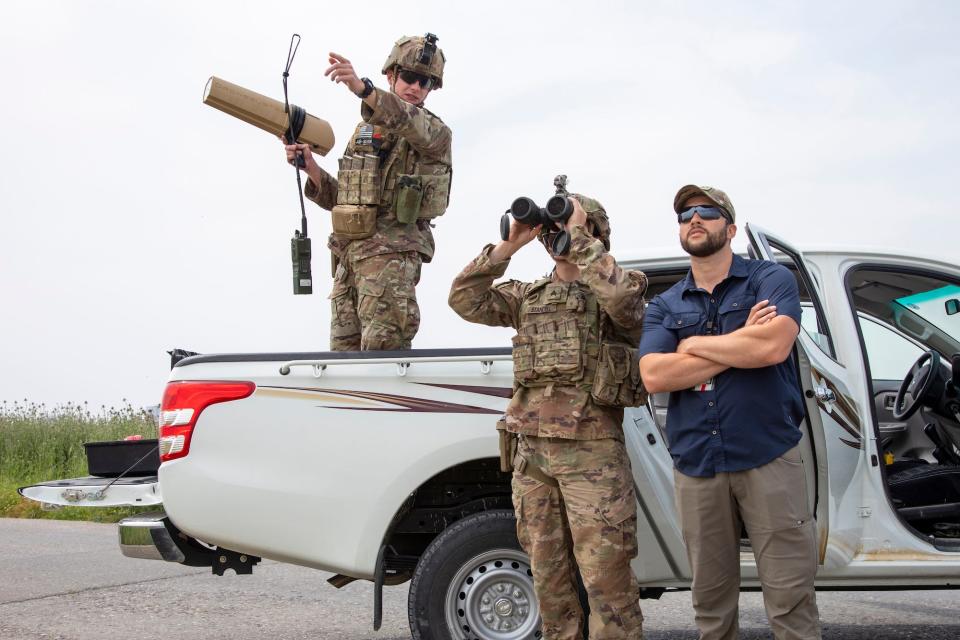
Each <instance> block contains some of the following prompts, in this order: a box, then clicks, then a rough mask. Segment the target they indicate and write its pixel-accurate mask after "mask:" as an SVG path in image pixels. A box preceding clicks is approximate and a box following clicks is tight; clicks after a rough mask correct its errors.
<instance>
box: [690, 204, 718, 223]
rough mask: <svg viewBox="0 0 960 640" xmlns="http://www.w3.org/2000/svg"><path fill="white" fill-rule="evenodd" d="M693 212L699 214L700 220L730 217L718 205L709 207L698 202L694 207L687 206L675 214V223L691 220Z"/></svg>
mask: <svg viewBox="0 0 960 640" xmlns="http://www.w3.org/2000/svg"><path fill="white" fill-rule="evenodd" d="M694 214H699V215H700V219H701V220H719V219H720V218H726V219H727V220H729V219H730V216H728V215H727V212H726V211H724V210H723V209H721V208H720V207H709V206H704V205H702V204H698V205H697V206H695V207H687V208H686V209H684V210H683V211H681V212H680V213H678V214H677V223H678V224H683V223H685V222H690V221H691V220H693V216H694Z"/></svg>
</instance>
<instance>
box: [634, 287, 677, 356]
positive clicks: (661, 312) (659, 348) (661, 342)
mask: <svg viewBox="0 0 960 640" xmlns="http://www.w3.org/2000/svg"><path fill="white" fill-rule="evenodd" d="M666 317H667V311H666V310H665V309H664V307H663V303H662V300H661V298H660V296H657V297H656V298H654V299H653V300H651V301H650V304H649V305H647V311H646V313H645V314H644V317H643V335H641V336H640V349H639V351H640V357H641V358H642V357H643V356H645V355H647V354H648V353H675V352H676V351H677V336H676V334H675V333H674V332H673V331H671V330H670V329H668V328H667V327H666V325H665V324H664V322H663V320H664V318H666Z"/></svg>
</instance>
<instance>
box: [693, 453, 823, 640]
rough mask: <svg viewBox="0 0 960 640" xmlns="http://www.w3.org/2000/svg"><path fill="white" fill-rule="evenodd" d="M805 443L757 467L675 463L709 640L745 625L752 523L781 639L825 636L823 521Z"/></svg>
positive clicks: (700, 616) (696, 604)
mask: <svg viewBox="0 0 960 640" xmlns="http://www.w3.org/2000/svg"><path fill="white" fill-rule="evenodd" d="M803 464H804V463H803V460H802V459H801V456H800V451H799V447H794V448H793V449H791V450H790V451H787V452H786V453H785V454H783V455H782V456H780V457H779V458H777V459H776V460H773V461H772V462H770V463H768V464H765V465H763V466H761V467H757V468H756V469H748V470H746V471H736V472H733V473H718V474H717V475H715V476H714V477H712V478H696V477H691V476H686V475H684V474H682V473H680V472H679V471H676V470H674V478H675V480H676V497H677V510H678V512H679V513H680V524H681V528H682V531H683V540H684V542H685V543H686V546H687V553H688V555H689V556H690V568H691V569H692V571H693V585H692V591H693V608H694V612H695V615H696V623H697V628H698V629H699V630H700V638H701V639H702V640H733V639H734V638H736V637H737V633H738V630H739V621H738V608H737V604H738V601H739V597H740V530H741V523H742V524H743V525H744V526H746V529H747V535H749V537H750V543H751V545H752V546H753V555H754V557H755V558H756V561H757V572H758V575H759V577H760V582H761V585H762V587H763V604H764V606H765V607H766V610H767V618H768V619H769V621H770V628H771V629H772V631H773V635H774V637H775V638H776V639H777V640H801V639H802V640H809V639H813V638H816V639H819V638H820V621H819V613H818V611H817V601H816V593H815V592H814V588H813V578H814V575H815V574H816V571H817V541H816V526H815V522H814V520H813V517H812V514H811V513H810V507H809V502H808V500H807V491H806V486H807V485H806V479H805V476H804V467H803Z"/></svg>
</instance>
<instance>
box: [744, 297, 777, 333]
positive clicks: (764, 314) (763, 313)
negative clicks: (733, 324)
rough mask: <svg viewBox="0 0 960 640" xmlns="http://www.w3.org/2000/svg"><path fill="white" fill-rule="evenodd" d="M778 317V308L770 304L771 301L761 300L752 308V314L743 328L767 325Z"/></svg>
mask: <svg viewBox="0 0 960 640" xmlns="http://www.w3.org/2000/svg"><path fill="white" fill-rule="evenodd" d="M776 317H777V306H776V305H774V304H770V301H769V300H761V301H760V302H758V303H757V304H755V305H753V306H752V307H750V314H749V315H748V316H747V321H746V322H745V323H744V325H743V326H745V327H749V326H750V325H754V324H766V323H768V322H770V321H771V320H773V319H774V318H776Z"/></svg>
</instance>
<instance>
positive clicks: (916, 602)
mask: <svg viewBox="0 0 960 640" xmlns="http://www.w3.org/2000/svg"><path fill="white" fill-rule="evenodd" d="M328 577H329V574H326V573H323V572H320V571H315V570H312V569H304V568H301V567H294V566H290V565H284V564H279V563H273V562H266V561H265V562H263V563H261V564H260V565H258V566H257V568H256V569H255V570H254V574H253V575H252V576H240V577H238V576H233V575H229V576H226V577H223V578H219V577H217V576H213V575H211V574H210V572H209V570H203V569H190V568H184V567H180V566H177V565H169V564H167V563H163V562H156V561H148V560H131V559H128V558H124V557H123V556H121V555H120V552H119V550H118V549H117V547H116V528H115V526H114V525H102V524H93V523H86V522H56V521H40V520H5V519H0V639H2V640H41V639H42V640H153V639H158V640H159V639H163V640H181V639H182V640H186V639H190V640H255V639H256V640H261V639H264V638H270V639H272V638H283V639H284V640H298V639H304V640H306V639H310V640H327V639H330V640H333V639H338V640H339V639H346V638H349V639H361V638H370V639H379V640H401V639H406V638H409V637H410V634H409V631H408V630H407V622H406V600H407V588H406V585H402V586H398V587H390V588H387V589H386V590H385V593H384V596H385V597H384V600H385V603H384V622H383V628H381V630H380V632H379V633H374V632H373V630H372V627H371V603H372V595H371V593H372V589H371V587H370V585H369V583H354V584H351V585H348V586H347V587H345V588H344V589H341V590H339V591H338V590H336V589H334V588H333V587H331V586H330V585H328V584H327V583H326V582H325V581H326V579H327V578H328ZM819 602H820V612H821V617H822V620H823V627H824V638H826V639H829V640H905V639H910V640H955V639H957V638H960V592H957V591H919V592H827V593H821V594H820V595H819ZM740 603H741V612H740V619H741V627H742V633H741V638H743V639H744V640H759V639H761V638H763V639H766V638H771V637H772V636H771V635H770V634H769V632H768V631H767V629H766V618H765V616H764V613H763V606H762V603H761V600H760V596H759V594H752V593H751V594H743V596H742V597H741V600H740ZM644 614H645V615H646V618H647V620H646V624H645V630H646V634H645V635H646V638H647V639H648V640H680V639H684V640H693V639H694V638H696V633H695V631H694V628H693V624H692V617H691V614H690V596H689V594H686V593H676V594H667V595H665V596H664V597H663V598H662V599H661V600H659V601H645V605H644Z"/></svg>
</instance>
